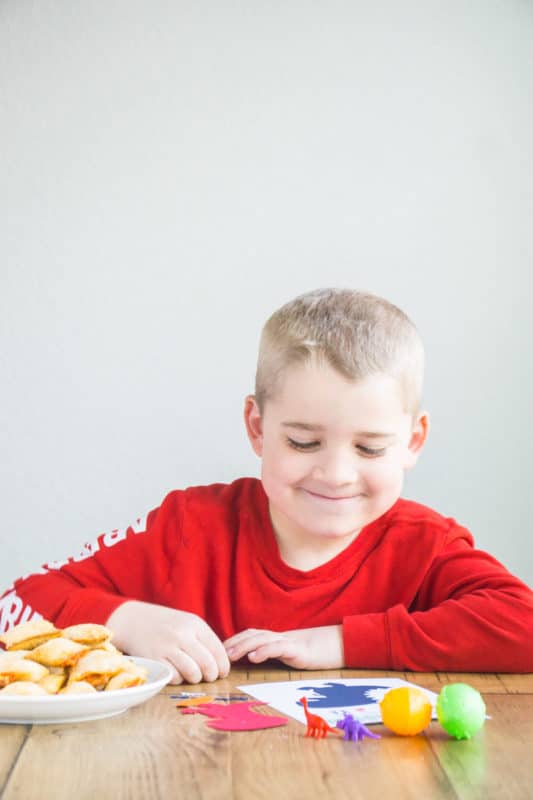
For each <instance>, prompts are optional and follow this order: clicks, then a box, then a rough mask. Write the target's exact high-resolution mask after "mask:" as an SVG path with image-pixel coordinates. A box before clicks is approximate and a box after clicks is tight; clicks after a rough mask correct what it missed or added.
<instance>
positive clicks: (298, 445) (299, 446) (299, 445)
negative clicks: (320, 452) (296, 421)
mask: <svg viewBox="0 0 533 800" xmlns="http://www.w3.org/2000/svg"><path fill="white" fill-rule="evenodd" d="M287 443H288V444H289V445H290V447H294V449H295V450H312V449H313V448H315V447H318V445H319V444H320V442H297V441H296V439H291V438H290V437H289V436H288V437H287Z"/></svg>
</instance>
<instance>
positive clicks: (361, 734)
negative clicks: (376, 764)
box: [337, 713, 381, 742]
mask: <svg viewBox="0 0 533 800" xmlns="http://www.w3.org/2000/svg"><path fill="white" fill-rule="evenodd" d="M337 728H340V729H341V730H343V731H344V736H343V737H342V738H343V739H344V740H345V741H350V742H360V741H361V740H362V739H364V738H365V736H367V737H368V738H369V739H381V736H380V735H379V734H377V733H372V731H369V730H368V728H367V727H366V725H363V723H362V722H359V720H358V719H355V717H352V715H351V714H346V713H345V714H344V719H340V720H339V721H338V722H337Z"/></svg>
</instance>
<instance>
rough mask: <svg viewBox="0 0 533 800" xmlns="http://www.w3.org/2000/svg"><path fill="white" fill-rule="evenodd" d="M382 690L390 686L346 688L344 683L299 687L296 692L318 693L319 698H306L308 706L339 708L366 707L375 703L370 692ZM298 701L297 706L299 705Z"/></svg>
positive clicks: (374, 685)
mask: <svg viewBox="0 0 533 800" xmlns="http://www.w3.org/2000/svg"><path fill="white" fill-rule="evenodd" d="M380 689H382V690H383V691H384V692H387V691H388V690H389V689H390V686H378V685H377V684H374V683H372V684H370V683H369V684H364V685H363V684H361V685H359V686H348V685H347V684H346V683H325V684H324V686H299V687H298V691H302V692H303V691H306V690H307V691H311V690H313V691H314V692H320V694H321V695H322V696H321V697H308V698H307V700H308V703H309V706H314V707H315V708H341V707H342V706H368V705H372V704H373V703H375V702H376V699H375V696H374V697H372V695H371V694H370V692H375V691H379V690H380ZM301 704H302V703H301V701H300V700H298V705H301Z"/></svg>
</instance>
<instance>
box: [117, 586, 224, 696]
mask: <svg viewBox="0 0 533 800" xmlns="http://www.w3.org/2000/svg"><path fill="white" fill-rule="evenodd" d="M106 626H107V627H109V628H110V629H111V631H112V632H113V637H112V641H113V644H115V645H116V646H117V647H118V648H119V649H120V650H124V651H125V652H126V653H129V654H130V655H138V656H145V657H146V658H154V659H157V660H159V661H166V662H168V663H169V664H170V666H171V667H173V668H174V673H175V674H174V677H173V678H172V680H171V681H170V683H174V684H176V683H182V682H185V683H200V682H201V681H203V680H204V681H216V680H217V678H225V677H226V675H227V674H228V673H229V671H230V663H229V660H228V656H227V655H226V651H225V650H224V646H223V644H222V642H221V641H220V639H219V638H218V636H217V635H216V634H215V633H214V632H213V631H212V630H211V628H210V627H209V625H208V624H207V622H204V620H203V619H201V618H200V617H198V616H197V615H196V614H190V613H189V612H187V611H177V610H176V609H174V608H168V607H167V606H158V605H153V604H152V603H140V602H136V601H128V602H126V603H123V604H122V605H121V606H119V607H118V608H117V609H115V611H114V612H113V613H112V614H111V616H110V617H109V619H108V620H107V622H106Z"/></svg>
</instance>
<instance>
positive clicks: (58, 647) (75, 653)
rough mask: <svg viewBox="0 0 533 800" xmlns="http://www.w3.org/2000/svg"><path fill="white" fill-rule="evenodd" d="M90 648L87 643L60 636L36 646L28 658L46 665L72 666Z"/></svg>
mask: <svg viewBox="0 0 533 800" xmlns="http://www.w3.org/2000/svg"><path fill="white" fill-rule="evenodd" d="M88 650H89V648H88V647H87V645H83V644H79V643H78V642H73V641H72V639H64V638H63V637H62V636H60V637H58V638H56V639H50V641H48V642H45V643H44V644H40V645H39V646H38V647H35V648H34V649H33V650H32V651H31V652H30V653H28V655H27V656H26V658H27V659H31V660H32V661H38V662H39V664H44V666H45V667H71V666H72V665H73V664H75V663H76V662H77V661H78V659H79V658H80V656H82V655H83V654H84V653H86V652H87V651H88Z"/></svg>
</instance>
